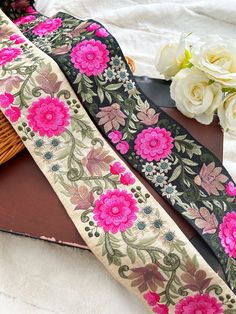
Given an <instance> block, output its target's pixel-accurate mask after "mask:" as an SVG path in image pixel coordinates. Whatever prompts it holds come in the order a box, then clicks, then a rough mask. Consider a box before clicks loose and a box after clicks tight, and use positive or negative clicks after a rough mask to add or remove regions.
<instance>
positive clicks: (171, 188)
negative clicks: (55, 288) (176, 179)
mask: <svg viewBox="0 0 236 314" xmlns="http://www.w3.org/2000/svg"><path fill="white" fill-rule="evenodd" d="M161 192H162V196H166V197H167V198H173V197H174V196H175V195H177V193H178V192H177V191H176V185H172V184H171V183H169V184H167V185H165V186H164V187H163V189H161Z"/></svg>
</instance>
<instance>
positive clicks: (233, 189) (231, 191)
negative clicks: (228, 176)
mask: <svg viewBox="0 0 236 314" xmlns="http://www.w3.org/2000/svg"><path fill="white" fill-rule="evenodd" d="M225 190H226V193H227V194H228V195H229V196H233V197H234V196H236V186H235V185H234V183H233V182H232V181H231V182H229V183H228V184H227V185H226V188H225Z"/></svg>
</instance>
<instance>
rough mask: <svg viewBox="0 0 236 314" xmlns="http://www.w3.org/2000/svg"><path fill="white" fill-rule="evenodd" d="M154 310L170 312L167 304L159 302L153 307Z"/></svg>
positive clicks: (155, 311) (166, 313)
mask: <svg viewBox="0 0 236 314" xmlns="http://www.w3.org/2000/svg"><path fill="white" fill-rule="evenodd" d="M152 311H153V312H154V313H157V314H168V313H169V310H168V307H167V306H166V305H165V304H161V303H159V304H157V305H156V306H155V307H154V308H153V309H152Z"/></svg>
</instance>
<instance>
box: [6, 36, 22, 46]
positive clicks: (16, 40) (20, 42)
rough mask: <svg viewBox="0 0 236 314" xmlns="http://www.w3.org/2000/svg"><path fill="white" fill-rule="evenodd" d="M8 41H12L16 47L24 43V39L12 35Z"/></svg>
mask: <svg viewBox="0 0 236 314" xmlns="http://www.w3.org/2000/svg"><path fill="white" fill-rule="evenodd" d="M9 39H10V40H12V41H14V43H15V44H16V45H18V44H22V43H24V42H25V39H24V38H23V37H21V36H20V35H18V34H13V35H11V36H10V37H9Z"/></svg>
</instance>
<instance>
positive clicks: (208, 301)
mask: <svg viewBox="0 0 236 314" xmlns="http://www.w3.org/2000/svg"><path fill="white" fill-rule="evenodd" d="M196 313H201V314H209V313H211V314H223V313H224V309H223V306H222V304H221V303H220V302H219V301H218V300H217V299H216V298H215V297H212V296H210V295H209V294H207V293H205V294H200V293H197V294H195V295H194V296H188V297H186V298H184V299H182V300H181V301H180V302H179V303H178V304H177V305H176V307H175V314H196Z"/></svg>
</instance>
